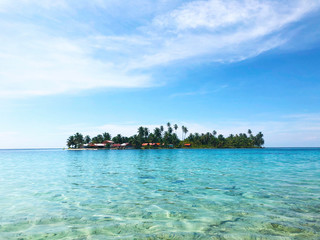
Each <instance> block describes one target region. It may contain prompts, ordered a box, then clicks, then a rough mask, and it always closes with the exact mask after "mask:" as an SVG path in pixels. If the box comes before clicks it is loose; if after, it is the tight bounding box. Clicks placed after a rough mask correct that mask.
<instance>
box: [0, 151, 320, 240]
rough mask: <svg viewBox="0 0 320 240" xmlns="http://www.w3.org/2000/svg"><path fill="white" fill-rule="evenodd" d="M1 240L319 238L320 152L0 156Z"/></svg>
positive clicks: (20, 153)
mask: <svg viewBox="0 0 320 240" xmlns="http://www.w3.org/2000/svg"><path fill="white" fill-rule="evenodd" d="M0 239H320V149H319V148H318V149H317V148H265V149H221V150H220V149H202V150H199V149H185V150H184V149H181V150H124V151H118V150H101V151H64V150H59V149H47V150H0Z"/></svg>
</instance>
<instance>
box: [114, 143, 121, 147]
mask: <svg viewBox="0 0 320 240" xmlns="http://www.w3.org/2000/svg"><path fill="white" fill-rule="evenodd" d="M120 146H121V144H120V143H115V144H112V147H120Z"/></svg>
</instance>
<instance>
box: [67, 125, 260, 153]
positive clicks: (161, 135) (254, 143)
mask: <svg viewBox="0 0 320 240" xmlns="http://www.w3.org/2000/svg"><path fill="white" fill-rule="evenodd" d="M178 128H179V127H178V125H177V124H174V125H173V127H171V123H169V122H168V123H167V130H166V131H165V129H164V127H163V126H160V127H156V128H155V129H154V130H153V131H152V132H151V131H150V130H149V129H148V128H146V127H142V126H141V127H139V128H138V131H137V134H135V135H133V136H131V137H125V136H122V135H121V134H118V135H116V136H115V137H113V138H111V135H110V134H109V133H106V132H105V133H103V134H99V135H97V136H95V137H93V138H90V136H88V135H87V136H85V137H83V135H82V134H81V133H76V134H74V135H73V136H70V137H69V138H68V140H67V146H68V147H69V148H82V147H83V146H84V144H97V143H106V141H110V140H112V141H113V142H114V143H115V144H119V143H120V144H122V143H129V144H130V145H131V146H133V147H134V148H138V149H139V148H160V147H161V148H168V147H170V146H172V145H173V146H174V147H175V148H183V147H188V148H261V147H262V146H263V145H264V139H263V134H262V133H261V132H259V133H258V134H257V135H255V136H254V135H253V134H252V132H251V130H250V129H249V130H248V133H247V134H248V135H247V134H246V133H240V134H236V135H233V134H230V135H229V136H228V137H224V136H223V135H222V134H219V135H217V132H216V131H215V130H213V131H212V132H211V133H210V132H207V133H202V134H199V133H190V134H189V136H187V133H188V132H189V131H188V129H187V127H185V126H182V127H181V136H182V140H180V139H179V137H178V135H177V130H178ZM144 143H158V144H155V145H151V144H150V145H147V146H143V144H144ZM144 145H146V144H144ZM106 147H107V148H109V147H110V144H106Z"/></svg>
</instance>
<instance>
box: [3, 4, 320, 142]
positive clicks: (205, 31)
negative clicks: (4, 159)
mask: <svg viewBox="0 0 320 240" xmlns="http://www.w3.org/2000/svg"><path fill="white" fill-rule="evenodd" d="M319 22H320V0H291V1H284V0H283V1H280V0H193V1H188V0H185V1H182V0H170V1H169V0H134V1H130V0H127V1H119V0H55V1H51V0H41V1H39V0H15V1H12V0H0V32H1V34H0V148H44V147H65V144H66V139H67V138H68V137H69V136H70V135H72V134H74V133H75V132H81V133H82V134H84V135H87V134H89V135H90V136H95V135H97V134H99V133H102V132H109V133H111V134H112V135H113V136H114V135H115V134H117V133H120V134H122V135H125V136H130V135H133V134H135V133H136V132H137V128H138V127H139V126H141V125H143V126H147V127H149V128H150V129H153V128H154V127H156V126H160V125H165V124H166V123H167V122H171V123H172V124H175V123H177V124H178V126H182V125H184V126H187V128H188V130H189V133H194V132H200V133H201V132H204V133H205V132H212V131H213V130H216V131H217V132H218V134H223V135H225V136H228V135H229V134H231V133H232V134H237V133H242V132H247V130H248V129H251V130H252V131H253V133H258V132H259V131H262V133H263V134H264V139H265V146H266V147H320V25H319ZM179 131H180V132H181V128H179V130H178V132H179Z"/></svg>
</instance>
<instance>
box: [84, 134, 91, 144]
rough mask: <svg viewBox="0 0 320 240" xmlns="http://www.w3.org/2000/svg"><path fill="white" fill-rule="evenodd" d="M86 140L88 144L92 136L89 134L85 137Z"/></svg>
mask: <svg viewBox="0 0 320 240" xmlns="http://www.w3.org/2000/svg"><path fill="white" fill-rule="evenodd" d="M84 142H85V143H86V144H88V143H90V142H91V138H90V136H89V135H87V136H85V137H84Z"/></svg>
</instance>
